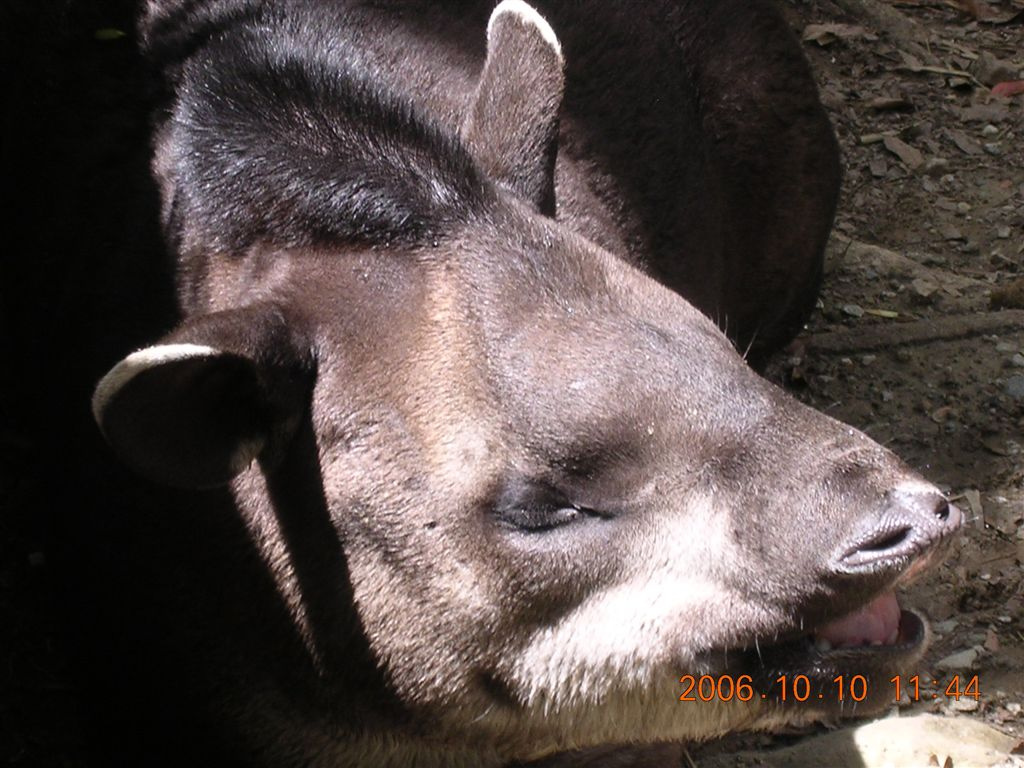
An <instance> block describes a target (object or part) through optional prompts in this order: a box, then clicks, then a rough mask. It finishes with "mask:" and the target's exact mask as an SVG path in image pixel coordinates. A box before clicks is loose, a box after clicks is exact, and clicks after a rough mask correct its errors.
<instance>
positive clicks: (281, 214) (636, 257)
mask: <svg viewBox="0 0 1024 768" xmlns="http://www.w3.org/2000/svg"><path fill="white" fill-rule="evenodd" d="M738 19H742V23H738V21H737V20H738ZM142 30H143V34H144V38H145V41H146V46H147V50H148V52H149V53H150V55H151V57H152V58H153V60H154V61H155V62H156V63H157V64H158V65H159V66H161V67H162V69H163V72H164V74H165V76H166V83H167V86H168V102H167V104H166V108H165V109H164V110H163V111H162V112H161V113H160V115H159V116H158V121H157V123H158V124H157V128H156V148H155V149H156V154H155V160H154V169H155V173H156V176H157V178H158V180H159V183H160V185H161V191H162V194H163V216H164V225H165V229H166V232H167V238H168V242H169V243H170V244H171V246H172V247H173V248H174V250H175V252H176V255H177V257H178V285H179V291H180V297H181V304H182V310H183V319H182V321H181V323H180V325H179V326H178V327H177V328H176V329H174V330H173V331H171V332H170V333H169V334H168V335H167V336H166V337H164V338H163V339H161V340H158V341H156V342H154V344H153V345H152V346H150V347H148V348H147V349H144V350H141V351H138V352H135V353H132V354H129V355H128V356H127V357H126V358H125V359H124V360H123V361H122V362H121V363H119V364H117V365H115V366H114V367H113V369H112V370H111V372H110V373H109V374H108V376H107V377H106V378H105V379H104V380H103V381H102V382H101V383H100V384H99V386H98V388H97V392H96V397H95V400H94V410H95V414H96V418H97V421H98V422H99V424H100V427H101V429H102V430H103V432H104V435H105V436H106V437H107V438H108V440H109V442H110V443H111V445H112V446H113V447H114V449H115V451H116V452H117V453H118V454H119V455H120V456H121V457H122V459H123V460H124V461H125V462H126V463H127V464H128V465H130V466H132V467H133V468H135V469H136V470H137V471H138V472H139V473H141V474H142V475H145V476H146V477H149V478H151V479H152V480H153V481H155V482H157V483H160V484H162V485H163V486H171V487H177V488H181V489H184V490H173V491H169V490H159V491H157V490H155V489H153V488H148V489H147V487H145V486H144V487H143V490H142V491H141V492H140V494H141V495H142V496H144V497H145V498H146V501H145V502H144V503H141V504H140V505H139V514H138V519H137V521H136V520H133V521H131V522H132V523H133V524H134V525H136V526H137V527H133V528H132V530H131V531H130V532H129V533H127V534H126V533H124V532H119V535H125V536H126V538H128V539H129V540H131V541H132V542H133V544H132V546H130V547H125V548H124V553H125V554H124V557H125V565H124V566H123V569H124V578H123V579H122V583H123V584H124V585H138V586H139V589H141V590H142V592H143V593H144V594H145V595H146V599H145V600H137V601H135V603H133V611H132V612H131V621H130V622H129V623H128V626H127V629H126V630H124V631H122V632H117V631H115V632H113V633H112V635H111V638H112V639H111V641H110V642H111V644H112V645H111V648H112V652H111V653H110V654H109V655H108V656H107V657H105V658H107V659H108V660H109V661H110V663H111V664H112V665H113V668H112V669H111V671H110V674H109V677H110V678H111V679H114V680H116V681H117V682H118V685H119V686H120V688H118V689H117V690H118V691H120V695H118V696H113V697H112V698H113V699H114V703H113V704H112V709H111V712H112V713H116V715H117V716H116V717H115V714H112V715H111V717H112V719H115V720H117V722H119V723H120V722H122V721H123V722H130V723H131V727H130V728H127V729H126V731H127V733H126V734H125V736H124V738H123V739H119V740H116V741H117V743H118V746H119V748H120V749H122V750H123V751H124V753H125V756H124V758H123V760H121V762H123V763H124V764H127V765H135V764H150V765H152V764H161V765H187V764H214V763H215V764H217V765H232V764H238V765H259V766H277V767H284V766H325V767H327V766H332V767H333V766H406V765H413V764H415V765H423V766H454V765H464V766H474V767H476V768H482V767H483V766H499V765H507V764H513V763H515V762H516V761H523V760H530V759H537V758H543V757H548V758H550V759H551V760H552V761H553V762H552V765H570V764H580V765H582V764H591V762H594V763H596V764H603V765H608V766H612V765H617V764H622V762H621V761H624V760H629V761H630V762H629V764H636V765H655V764H659V761H661V760H664V759H665V755H666V752H667V751H670V748H668V747H661V746H644V745H657V744H659V743H662V742H667V741H678V740H686V739H697V738H706V737H709V736H712V735H715V734H720V733H725V732H727V731H730V730H735V729H740V728H771V727H777V726H780V725H785V724H792V723H803V722H807V721H811V720H818V719H829V718H832V717H835V716H839V715H846V714H850V713H851V711H852V709H853V708H852V707H851V705H850V702H849V701H841V700H839V698H838V697H837V696H836V695H835V693H834V692H831V691H829V692H828V695H824V694H823V695H822V696H821V697H819V698H817V699H814V700H812V701H809V702H800V703H798V704H795V705H794V703H793V702H792V701H781V700H780V698H779V696H778V695H777V691H773V689H772V683H773V681H774V680H775V679H776V677H777V676H779V675H781V674H785V675H788V676H790V677H792V676H795V675H806V676H807V679H808V681H809V683H810V684H812V685H813V686H815V689H814V690H815V691H825V690H826V688H827V686H828V685H829V684H830V682H831V681H832V680H834V678H835V677H836V676H843V675H845V676H848V675H851V674H862V675H865V676H866V679H869V680H870V681H871V683H872V686H873V687H872V688H871V695H870V696H869V697H868V698H867V699H865V700H864V701H862V702H858V703H857V707H856V712H865V711H872V710H876V709H878V708H879V707H881V706H884V704H885V703H886V702H887V699H888V696H887V690H888V689H887V687H886V686H885V681H887V680H888V678H889V677H891V676H892V675H893V674H896V673H897V672H898V671H900V670H901V669H903V668H904V667H905V665H907V664H909V663H911V662H913V661H914V660H915V659H917V658H919V656H920V654H921V653H922V651H923V647H924V644H925V642H926V629H925V626H924V624H923V622H922V621H921V620H920V619H919V618H917V617H916V615H915V614H912V613H909V612H906V613H903V614H901V615H900V622H901V623H900V625H899V631H898V632H896V636H895V639H891V640H890V641H889V642H888V643H887V644H883V645H881V646H878V647H868V648H852V647H851V648H846V647H837V648H835V649H828V648H820V647H816V646H814V645H813V644H812V643H811V642H810V637H809V636H810V635H811V634H813V633H814V632H815V631H817V630H820V629H822V628H823V627H829V626H832V622H833V620H835V619H838V618H839V617H841V616H843V615H844V614H847V613H850V612H853V611H867V612H870V611H871V606H875V605H879V604H880V602H879V601H881V602H882V603H884V604H885V606H886V608H887V610H889V609H891V607H892V605H894V598H891V597H890V594H891V589H892V587H893V585H894V584H895V583H896V582H898V581H899V580H901V579H903V578H906V577H907V574H912V573H916V572H918V571H919V570H920V569H921V567H923V565H924V564H926V563H927V562H928V561H929V560H934V558H935V557H936V553H938V552H940V551H941V549H942V547H941V545H942V544H943V543H944V542H946V541H948V540H949V538H950V536H951V534H952V532H953V531H955V530H956V527H957V525H958V524H959V519H960V518H959V513H958V512H957V510H956V509H955V508H952V507H950V506H949V505H948V504H947V503H946V501H945V500H944V499H943V497H942V495H941V494H940V493H939V492H938V491H937V489H935V488H933V487H932V486H930V485H928V484H927V483H925V482H924V481H923V480H921V479H919V478H918V477H917V476H916V475H915V474H914V473H912V472H911V471H910V470H908V469H907V468H906V467H905V466H903V465H902V464H901V463H900V462H899V461H898V460H897V459H896V458H895V457H894V456H892V454H890V453H889V452H888V451H886V450H885V449H883V448H881V447H880V446H878V445H876V444H875V443H873V442H872V441H871V440H870V439H868V438H867V437H866V436H864V435H863V434H861V433H859V432H857V431H855V430H853V429H850V428H849V427H846V426H844V425H841V424H838V423H837V422H835V421H833V420H831V419H829V418H827V417H825V416H823V415H821V414H818V413H815V412H813V411H811V410H809V409H807V408H805V407H803V406H801V405H799V404H798V403H796V402H795V401H793V400H792V399H790V398H788V397H787V396H786V395H785V394H784V393H782V392H780V391H779V390H777V389H776V388H774V387H772V386H771V385H769V384H768V383H766V382H765V381H763V380H762V379H760V378H759V377H758V376H757V375H756V374H755V373H754V372H753V371H752V370H751V369H750V368H749V367H748V366H747V365H746V364H745V363H744V361H743V360H742V359H741V357H740V356H739V354H738V353H737V351H736V349H735V347H734V345H733V344H732V343H730V338H729V337H727V336H726V335H725V334H724V333H723V332H722V330H720V328H719V327H717V326H716V324H715V322H713V321H712V319H709V316H710V318H714V319H715V320H718V321H720V322H721V324H722V325H723V326H725V327H726V330H727V332H728V333H729V334H730V335H731V338H732V341H734V342H735V343H736V344H738V345H740V346H741V348H746V347H747V346H748V345H753V346H752V354H753V356H754V357H756V358H758V359H763V357H764V355H766V354H769V353H770V352H772V351H774V350H777V349H778V348H779V347H780V346H781V345H783V344H784V343H786V342H787V341H788V340H789V339H790V338H791V337H792V336H793V334H794V333H795V332H796V330H797V329H798V328H799V326H800V324H801V323H802V322H803V320H804V318H805V317H806V315H807V312H808V311H809V309H810V307H811V306H812V305H813V301H814V293H815V290H816V288H817V284H818V280H819V278H820V269H821V258H822V248H823V245H824V240H825V237H826V235H827V232H828V229H829V226H830V224H831V218H832V214H833V210H834V205H835V198H836V189H837V185H838V163H837V157H836V146H835V141H834V138H833V136H832V134H831V129H830V127H829V125H828V121H827V119H826V118H825V115H824V113H823V111H822V109H821V107H820V105H819V104H818V101H817V96H816V93H815V89H814V86H813V82H812V80H811V78H810V75H809V72H808V71H807V66H806V64H805V62H804V61H803V59H802V57H801V55H800V51H799V45H798V43H796V42H795V41H794V40H793V39H792V36H791V35H790V34H789V32H788V30H787V29H786V28H785V24H784V23H783V21H782V20H781V19H780V18H779V16H778V15H777V14H776V13H775V12H774V11H773V10H772V9H771V8H770V6H768V5H766V4H765V3H763V2H760V0H757V1H753V2H740V0H724V1H722V0H702V1H701V2H674V1H672V0H652V2H649V3H642V4H632V3H621V4H617V3H609V2H607V1H606V0H604V1H597V0H595V1H594V2H579V3H557V2H551V3H544V4H542V6H541V7H540V9H539V11H538V10H534V9H533V8H531V7H530V6H527V5H526V4H525V3H523V2H520V1H519V0H505V2H502V3H501V4H500V5H498V7H497V8H495V9H492V8H491V7H490V4H489V3H483V2H451V3H438V2H426V0H423V1H422V2H421V1H419V0H393V1H391V2H380V3H359V2H349V1H348V0H345V1H341V0H339V1H338V2H326V1H325V0H279V1H277V2H270V0H267V1H265V2H261V1H260V0H219V1H218V0H211V1H210V2H206V3H202V2H192V1H191V0H151V2H149V4H148V6H147V12H146V14H145V16H144V19H143V24H142ZM687 299H689V300H687ZM204 488H206V489H209V488H213V490H205V491H203V490H197V489H204ZM129 534H130V535H129ZM133 537H134V538H133ZM893 631H894V632H895V631H896V630H895V629H893ZM683 674H693V675H709V676H711V677H712V678H713V679H715V680H721V679H722V678H723V677H725V676H728V677H731V678H732V679H733V680H734V681H736V680H740V679H741V678H742V677H744V676H746V679H747V680H749V684H750V685H751V688H752V690H756V693H757V695H756V696H752V697H749V698H747V699H745V700H742V701H741V700H739V699H738V698H735V697H733V698H730V699H729V700H724V698H723V699H722V700H716V701H711V702H700V703H697V704H695V705H693V706H688V705H687V704H685V703H682V702H680V701H679V700H678V696H679V694H680V693H681V690H680V686H679V683H678V681H679V678H680V675H683ZM762 693H763V694H764V695H763V696H762V695H761V694H762ZM126 702H130V704H127V703H126ZM118 718H120V719H118ZM183 734H187V736H188V738H183V737H182V735H183ZM615 745H638V746H636V747H628V746H624V747H623V751H622V752H620V753H616V752H615V751H614V749H613V747H614V746H615ZM575 748H592V749H593V750H594V751H592V752H589V753H581V754H575V753H572V752H571V750H573V749H575ZM154 755H156V757H154ZM109 762H117V761H115V760H110V761H109Z"/></svg>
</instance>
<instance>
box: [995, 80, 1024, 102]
mask: <svg viewBox="0 0 1024 768" xmlns="http://www.w3.org/2000/svg"><path fill="white" fill-rule="evenodd" d="M1019 93H1024V80H1008V81H1006V82H1003V83H996V84H995V85H993V86H992V95H993V96H1001V97H1002V98H1005V99H1008V98H1010V97H1011V96H1016V95H1017V94H1019Z"/></svg>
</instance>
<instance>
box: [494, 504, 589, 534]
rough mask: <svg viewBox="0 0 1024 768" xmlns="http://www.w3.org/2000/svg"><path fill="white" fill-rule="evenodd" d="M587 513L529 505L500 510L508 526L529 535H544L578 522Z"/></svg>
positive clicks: (567, 507) (556, 507)
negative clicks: (546, 532) (545, 532)
mask: <svg viewBox="0 0 1024 768" xmlns="http://www.w3.org/2000/svg"><path fill="white" fill-rule="evenodd" d="M584 516H585V512H584V511H583V510H582V509H580V508H578V507H573V506H559V505H543V504H529V505H520V506H516V507H512V508H509V509H503V510H498V519H499V520H501V521H502V522H503V523H505V524H506V525H509V526H511V527H513V528H517V529H519V530H521V531H527V532H529V533H543V532H544V531H550V530H552V529H554V528H560V527H562V526H563V525H568V524H569V523H573V522H576V521H577V520H579V519H580V518H581V517H584Z"/></svg>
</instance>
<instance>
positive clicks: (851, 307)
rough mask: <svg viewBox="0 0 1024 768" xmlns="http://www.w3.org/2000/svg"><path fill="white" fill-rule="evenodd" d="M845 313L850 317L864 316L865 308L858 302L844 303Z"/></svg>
mask: <svg viewBox="0 0 1024 768" xmlns="http://www.w3.org/2000/svg"><path fill="white" fill-rule="evenodd" d="M842 310H843V314H844V315H849V316H850V317H864V309H863V308H862V307H860V306H858V305H857V304H843V306H842Z"/></svg>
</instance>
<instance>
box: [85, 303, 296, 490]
mask: <svg viewBox="0 0 1024 768" xmlns="http://www.w3.org/2000/svg"><path fill="white" fill-rule="evenodd" d="M312 370H313V364H312V353H311V352H310V350H309V345H308V344H304V343H303V340H302V337H301V334H299V333H298V332H297V331H296V330H295V328H294V327H293V326H292V325H291V324H289V323H288V322H287V320H286V318H285V317H284V315H283V314H282V313H281V312H280V311H277V310H276V309H274V308H272V307H268V306H265V305H255V306H251V307H247V308H244V309H239V310H230V311H226V312H216V313H211V314H207V315H201V316H198V317H195V318H191V319H189V320H186V321H185V322H184V323H183V324H182V325H181V327H179V328H178V330H176V331H175V332H174V333H172V334H170V335H169V336H167V337H166V338H164V339H163V340H162V341H161V342H160V343H158V344H154V345H153V346H151V347H146V348H145V349H141V350H139V351H138V352H134V353H132V354H130V355H128V357H126V358H125V359H124V360H122V361H121V362H120V363H118V364H117V365H115V366H114V367H113V368H112V369H111V370H110V372H109V373H107V375H106V376H104V377H103V379H102V380H101V381H100V383H99V384H98V385H97V387H96V391H95V393H94V394H93V400H92V407H93V415H94V416H95V418H96V422H97V423H98V424H99V426H100V430H101V431H102V432H103V435H104V436H105V437H106V439H107V441H108V442H109V443H110V444H111V446H112V447H113V448H114V450H115V451H116V452H117V453H118V455H119V456H120V457H121V459H122V460H123V461H124V462H125V463H126V464H128V465H129V466H130V467H132V468H133V469H135V470H136V471H137V472H139V473H140V474H142V475H145V476H146V477H149V478H150V479H152V480H156V481H157V482H160V483H164V484H167V485H174V486H180V487H186V488H209V487H213V486H217V485H221V484H223V483H226V482H227V481H229V480H230V479H231V478H232V477H234V476H235V475H236V474H238V473H239V472H241V471H242V470H243V469H245V468H246V467H247V466H248V465H249V463H250V462H252V461H253V460H254V459H257V458H259V459H260V460H261V461H273V460H274V459H275V458H276V457H277V456H278V455H280V454H281V453H282V452H283V450H284V449H285V448H286V447H287V443H288V441H289V439H290V437H291V435H292V433H293V432H294V429H295V427H296V425H297V424H298V423H299V420H300V418H301V416H302V414H303V412H304V411H305V409H306V407H307V402H308V397H309V395H308V393H309V391H310V385H311V381H312V375H313V374H312Z"/></svg>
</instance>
